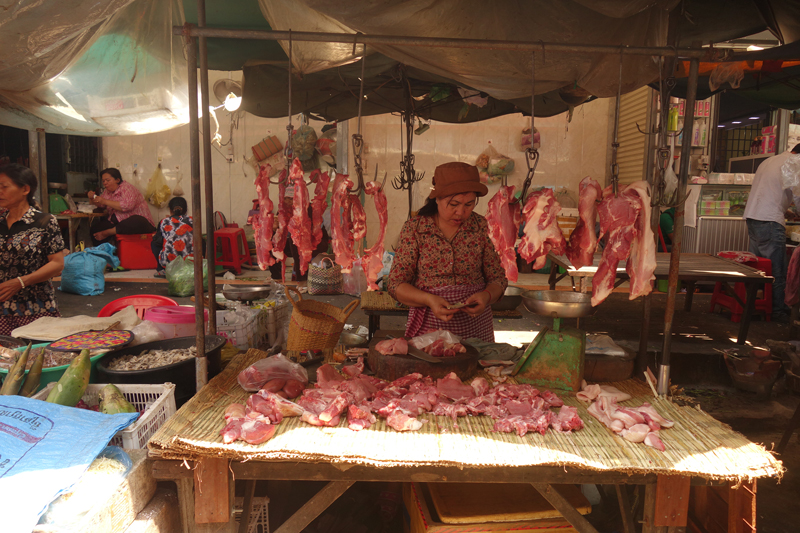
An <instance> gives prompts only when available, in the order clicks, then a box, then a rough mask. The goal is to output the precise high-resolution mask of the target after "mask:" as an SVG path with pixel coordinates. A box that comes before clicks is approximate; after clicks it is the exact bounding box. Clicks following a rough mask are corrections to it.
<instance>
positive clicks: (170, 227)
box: [151, 196, 194, 278]
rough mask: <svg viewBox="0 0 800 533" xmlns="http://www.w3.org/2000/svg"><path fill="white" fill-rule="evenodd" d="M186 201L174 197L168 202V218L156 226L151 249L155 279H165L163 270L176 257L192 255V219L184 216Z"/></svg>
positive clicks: (186, 208)
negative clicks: (153, 257) (154, 260)
mask: <svg viewBox="0 0 800 533" xmlns="http://www.w3.org/2000/svg"><path fill="white" fill-rule="evenodd" d="M187 210H188V206H187V205H186V200H184V199H183V198H181V197H180V196H176V197H175V198H173V199H172V200H170V201H169V212H170V216H168V217H167V218H165V219H164V220H162V221H161V222H160V223H159V224H158V229H157V230H156V234H155V236H153V242H152V244H151V248H152V250H153V255H155V256H156V261H157V263H158V266H157V267H156V273H155V277H157V278H163V277H165V275H166V274H165V272H164V269H165V268H166V267H167V265H168V264H169V262H170V261H173V260H174V259H175V258H177V257H187V256H189V255H192V254H193V253H194V247H193V246H192V228H193V227H194V226H193V222H192V217H190V216H189V215H187V214H186V211H187Z"/></svg>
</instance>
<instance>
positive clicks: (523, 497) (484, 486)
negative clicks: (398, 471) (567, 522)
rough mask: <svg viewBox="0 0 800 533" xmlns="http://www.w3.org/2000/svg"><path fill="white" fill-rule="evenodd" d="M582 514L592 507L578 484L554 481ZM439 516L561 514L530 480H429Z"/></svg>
mask: <svg viewBox="0 0 800 533" xmlns="http://www.w3.org/2000/svg"><path fill="white" fill-rule="evenodd" d="M554 486H555V487H556V488H557V489H558V491H559V492H560V493H561V494H563V495H564V497H565V498H566V499H567V501H568V502H570V503H571V504H572V505H573V506H574V507H575V508H576V509H577V510H578V512H580V513H581V514H588V513H590V512H591V510H592V506H591V505H590V504H589V501H588V500H587V499H586V497H585V496H584V495H583V493H582V492H581V490H580V488H578V486H577V485H554ZM428 490H429V491H430V494H431V499H432V500H433V505H434V507H435V509H436V512H437V514H438V515H439V519H440V520H441V521H442V522H444V523H445V524H480V523H483V522H519V521H523V520H542V519H546V518H560V517H561V513H559V512H558V511H556V510H555V509H554V508H553V506H552V505H550V503H548V501H547V500H545V499H544V498H543V497H542V495H541V494H539V492H538V491H537V490H536V489H535V488H533V486H531V485H528V484H527V483H428Z"/></svg>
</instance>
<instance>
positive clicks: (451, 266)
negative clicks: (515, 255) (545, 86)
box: [388, 163, 508, 342]
mask: <svg viewBox="0 0 800 533" xmlns="http://www.w3.org/2000/svg"><path fill="white" fill-rule="evenodd" d="M487 192H488V190H487V188H486V186H485V185H484V184H482V183H481V182H480V177H479V175H478V169H477V168H475V167H474V166H472V165H469V164H467V163H446V164H444V165H439V166H438V167H436V170H435V172H434V174H433V190H432V192H431V194H430V197H429V198H428V201H427V203H426V204H425V205H424V206H423V207H422V209H420V210H419V213H418V215H417V216H415V217H414V218H412V219H411V220H409V221H407V222H406V223H405V224H404V225H403V230H402V232H401V233H400V243H399V245H398V248H397V250H396V252H395V257H394V262H393V263H392V270H391V273H390V274H389V288H388V290H389V294H391V295H392V297H394V298H395V299H396V300H398V301H399V302H401V303H404V304H406V305H408V306H409V307H411V309H410V311H409V313H408V323H407V324H406V332H405V333H406V336H407V337H414V336H417V335H421V334H423V333H426V332H427V331H429V330H435V329H445V330H448V331H451V332H452V333H454V334H456V335H459V336H461V337H464V338H468V337H478V338H480V339H483V340H485V341H487V342H494V327H493V325H492V310H491V307H490V304H492V303H493V302H496V301H497V300H499V299H500V298H501V297H502V295H503V292H504V291H505V289H506V286H507V285H508V280H507V279H506V276H505V272H504V270H503V267H502V266H501V264H500V258H499V257H498V255H497V251H496V250H495V248H494V245H493V244H492V241H491V240H490V239H489V232H488V226H487V223H486V219H485V218H483V217H482V216H480V215H478V214H477V213H473V212H472V211H473V209H474V208H475V203H476V202H477V200H478V197H480V196H485V195H486V193H487ZM458 304H464V305H463V306H460V307H457V308H456V307H453V306H454V305H458Z"/></svg>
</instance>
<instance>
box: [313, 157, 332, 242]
mask: <svg viewBox="0 0 800 533" xmlns="http://www.w3.org/2000/svg"><path fill="white" fill-rule="evenodd" d="M309 180H310V181H311V182H312V183H315V184H316V186H315V187H314V199H313V200H312V201H311V226H312V227H313V228H314V233H313V234H312V235H311V247H312V248H313V249H315V250H316V248H317V246H319V243H321V242H322V215H323V214H325V210H326V209H328V185H330V182H331V177H330V174H328V173H327V172H320V171H319V170H314V171H313V172H312V173H311V176H309Z"/></svg>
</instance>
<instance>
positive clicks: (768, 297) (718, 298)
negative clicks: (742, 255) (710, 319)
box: [709, 257, 772, 322]
mask: <svg viewBox="0 0 800 533" xmlns="http://www.w3.org/2000/svg"><path fill="white" fill-rule="evenodd" d="M742 264H743V265H747V266H749V267H753V268H755V269H758V270H760V271H761V272H763V273H764V274H766V275H767V276H771V275H772V261H770V260H769V259H766V258H764V257H759V258H757V259H756V260H755V261H745V262H743V263H742ZM733 290H734V292H735V293H736V295H737V296H738V297H739V299H741V300H742V301H743V302H744V301H745V298H746V297H747V293H746V290H745V287H744V283H741V282H738V283H735V284H734V286H733ZM763 290H764V294H763V296H762V297H761V298H757V299H756V304H755V310H756V311H760V312H762V313H764V315H765V318H766V321H767V322H770V321H771V320H772V284H771V283H765V284H764V289H763ZM718 305H719V306H720V307H724V308H725V309H728V310H730V312H731V322H741V321H742V313H743V312H744V309H743V308H742V306H741V305H739V302H737V301H736V298H734V297H732V296H729V295H728V294H726V293H725V291H724V290H723V289H722V283H720V282H717V284H716V285H715V286H714V294H713V295H712V296H711V309H710V310H709V313H713V312H714V310H715V309H716V306H718Z"/></svg>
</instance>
